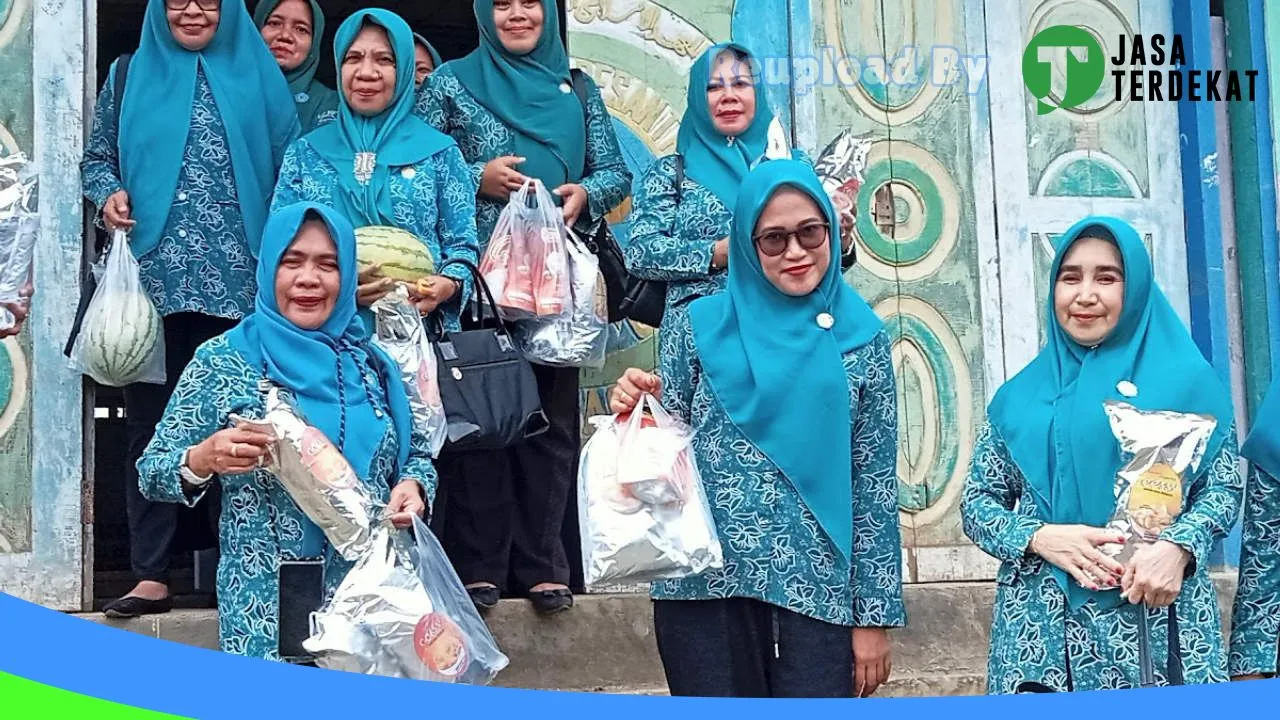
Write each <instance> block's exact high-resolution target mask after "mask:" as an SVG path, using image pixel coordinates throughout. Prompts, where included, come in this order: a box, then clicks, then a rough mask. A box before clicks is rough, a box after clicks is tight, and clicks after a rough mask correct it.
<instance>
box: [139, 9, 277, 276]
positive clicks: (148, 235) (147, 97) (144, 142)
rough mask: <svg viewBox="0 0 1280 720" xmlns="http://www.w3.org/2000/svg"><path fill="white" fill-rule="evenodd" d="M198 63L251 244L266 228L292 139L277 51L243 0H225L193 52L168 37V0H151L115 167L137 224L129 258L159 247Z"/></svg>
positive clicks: (175, 184) (178, 167) (187, 126)
mask: <svg viewBox="0 0 1280 720" xmlns="http://www.w3.org/2000/svg"><path fill="white" fill-rule="evenodd" d="M197 68H202V69H203V70H204V75H205V78H206V79H207V80H208V82H209V86H210V88H211V89H212V90H213V98H214V101H215V102H216V103H217V106H218V113H219V115H221V117H222V121H223V123H224V124H225V125H226V130H227V148H228V149H229V150H230V152H231V167H232V170H233V172H234V176H235V184H236V198H237V200H239V203H240V214H241V217H242V218H243V220H244V231H245V239H246V240H247V241H248V244H249V249H250V250H252V251H253V252H254V253H257V251H258V244H259V242H260V241H261V238H262V225H263V223H264V222H265V221H266V217H267V207H268V203H269V202H270V201H271V192H272V190H273V188H274V187H275V182H276V171H277V169H278V168H279V164H280V161H281V160H282V159H283V157H284V150H285V148H286V147H287V146H288V144H289V143H290V142H292V141H293V139H294V138H295V137H297V136H298V115H297V113H295V112H294V110H293V103H292V102H291V101H290V99H289V87H288V85H287V84H286V83H285V80H284V76H283V75H281V74H280V67H279V66H278V65H277V64H276V61H275V58H273V57H271V53H269V52H267V46H266V45H264V44H263V42H262V36H261V35H259V34H258V31H257V30H256V29H255V28H254V26H253V23H252V22H251V21H250V19H249V12H248V11H247V10H245V7H244V5H243V4H242V3H234V2H227V3H223V6H222V16H221V20H220V22H219V23H218V29H217V31H216V32H215V33H214V35H213V40H211V41H210V42H209V45H208V46H207V47H205V49H203V50H201V51H199V52H191V51H189V50H185V49H183V48H182V46H181V45H179V44H178V41H177V40H175V39H174V37H173V33H172V32H171V31H170V30H169V21H168V20H167V19H166V17H165V5H164V0H148V2H147V9H146V15H145V17H144V19H143V25H142V38H141V40H140V41H139V43H138V52H137V53H135V54H134V56H133V60H132V61H131V63H130V65H129V82H128V83H127V84H126V87H125V91H124V97H123V98H122V99H121V100H120V102H121V105H120V131H119V138H118V143H119V151H120V174H121V179H122V180H123V181H124V187H125V189H126V190H127V191H128V192H129V197H130V198H131V199H132V201H131V202H130V204H129V206H130V208H131V209H132V211H133V216H134V219H135V220H136V221H137V226H136V227H135V228H134V230H133V232H132V233H131V235H130V238H129V246H130V248H132V249H133V253H134V255H136V256H138V257H142V256H144V255H146V254H147V253H149V252H151V251H152V250H153V249H155V247H156V245H157V244H159V242H160V233H161V232H163V231H164V225H165V222H166V220H168V217H169V207H170V205H171V202H172V200H173V196H174V192H175V191H176V190H177V187H178V173H179V171H180V170H181V168H182V162H183V161H182V157H183V153H184V152H185V150H186V147H187V135H188V134H189V132H190V129H191V110H192V103H193V102H194V98H195V88H196V74H197Z"/></svg>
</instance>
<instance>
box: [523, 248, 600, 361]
mask: <svg viewBox="0 0 1280 720" xmlns="http://www.w3.org/2000/svg"><path fill="white" fill-rule="evenodd" d="M566 248H567V250H568V255H569V308H568V310H569V311H568V312H567V313H565V314H564V315H561V316H559V317H551V318H539V319H533V320H518V321H516V322H515V324H514V325H515V327H514V333H513V335H514V336H515V341H516V344H517V345H518V346H519V347H520V351H521V352H522V353H523V354H524V356H525V358H527V359H529V360H530V361H532V362H536V363H538V364H540V365H551V366H555V367H592V368H598V367H601V366H603V365H604V359H605V353H606V351H607V350H608V348H609V305H608V302H607V298H606V296H605V283H604V277H603V276H602V275H601V274H600V262H599V261H598V260H597V259H596V257H595V255H592V254H591V252H590V251H589V250H587V249H586V248H585V247H583V246H582V244H581V243H580V242H578V241H577V240H576V239H575V240H571V241H570V242H568V243H566Z"/></svg>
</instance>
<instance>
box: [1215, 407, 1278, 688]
mask: <svg viewBox="0 0 1280 720" xmlns="http://www.w3.org/2000/svg"><path fill="white" fill-rule="evenodd" d="M1240 454H1241V455H1244V456H1245V458H1246V459H1248V461H1249V465H1250V472H1249V480H1248V485H1247V487H1246V489H1245V500H1244V524H1243V532H1242V543H1241V547H1240V581H1239V583H1238V584H1237V586H1236V598H1235V610H1234V611H1233V612H1232V613H1231V651H1230V653H1229V654H1228V656H1227V665H1228V669H1229V670H1230V672H1231V677H1233V678H1260V677H1271V676H1274V675H1275V674H1276V662H1277V656H1278V655H1280V382H1275V381H1273V382H1272V385H1271V391H1270V392H1268V393H1267V397H1266V399H1265V400H1263V402H1262V406H1261V407H1260V408H1258V413H1257V418H1256V419H1255V420H1254V424H1253V429H1252V431H1250V433H1249V438H1248V439H1247V440H1245V443H1244V447H1242V448H1241V449H1240Z"/></svg>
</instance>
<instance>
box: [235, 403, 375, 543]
mask: <svg viewBox="0 0 1280 720" xmlns="http://www.w3.org/2000/svg"><path fill="white" fill-rule="evenodd" d="M262 389H263V390H264V392H265V393H266V417H265V418H264V419H262V420H252V419H248V418H243V417H240V416H236V415H233V416H232V417H231V419H232V422H234V423H235V424H236V425H238V426H244V425H252V426H255V427H257V428H259V429H262V430H264V431H266V432H268V433H270V434H272V435H274V436H275V437H276V442H275V443H274V444H273V445H272V447H271V452H270V453H268V456H267V458H266V462H265V463H264V467H265V468H266V470H267V471H268V472H270V473H271V474H272V475H274V476H275V477H276V479H278V480H279V481H280V484H281V485H282V486H284V489H285V490H286V491H287V492H288V493H289V497H291V498H293V501H294V502H295V503H297V505H298V509H299V510H302V512H303V514H305V515H306V516H307V517H308V518H310V519H311V522H313V523H315V524H316V525H317V526H318V527H319V528H320V529H321V530H322V531H323V532H324V535H325V537H327V538H328V539H329V543H330V544H331V545H333V548H334V550H336V551H338V553H339V554H340V555H342V557H344V558H346V559H347V560H358V559H360V558H361V557H362V556H364V555H365V554H366V553H367V552H368V551H369V549H370V547H371V544H372V542H373V529H374V527H375V525H376V523H377V518H378V515H379V514H380V511H381V507H380V505H379V503H377V502H376V501H375V500H374V499H373V498H372V497H371V496H370V495H369V493H368V492H367V491H366V490H365V488H364V486H363V485H361V484H360V479H359V477H357V475H356V472H355V470H354V469H352V467H351V465H350V463H348V462H347V459H346V458H345V457H343V456H342V451H341V450H339V449H338V447H337V446H335V445H334V444H333V443H332V442H330V440H329V438H327V437H325V435H324V433H323V432H321V431H320V430H318V429H317V428H315V427H312V426H311V425H308V424H307V421H306V420H305V419H304V418H303V416H302V413H301V411H299V410H298V408H297V407H295V406H294V404H293V402H291V401H290V399H289V398H288V397H287V395H286V394H285V393H284V392H283V391H282V390H281V389H280V387H279V386H277V385H275V384H274V383H271V382H270V381H267V380H263V381H262Z"/></svg>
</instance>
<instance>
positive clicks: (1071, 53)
mask: <svg viewBox="0 0 1280 720" xmlns="http://www.w3.org/2000/svg"><path fill="white" fill-rule="evenodd" d="M1055 64H1056V65H1058V66H1059V67H1061V68H1062V69H1063V72H1062V73H1061V74H1058V73H1055V72H1054V71H1053V69H1054V65H1055ZM1106 76H1107V58H1106V54H1105V53H1104V52H1103V50H1102V44H1101V43H1099V42H1098V39H1097V38H1096V37H1094V36H1093V33H1090V32H1089V31H1088V30H1085V29H1084V28H1082V27H1078V26H1075V25H1053V26H1051V27H1047V28H1045V29H1043V30H1041V31H1040V32H1038V33H1036V35H1035V37H1033V38H1031V42H1030V43H1028V44H1027V49H1026V52H1024V53H1022V82H1023V83H1025V84H1026V86H1027V89H1028V90H1030V91H1031V94H1032V95H1034V96H1035V97H1036V100H1037V101H1038V102H1037V103H1036V112H1037V113H1038V114H1040V115H1044V114H1045V113H1049V112H1053V111H1054V110H1056V109H1057V108H1066V109H1071V108H1073V107H1076V106H1078V105H1080V104H1082V103H1084V102H1085V101H1086V100H1088V99H1089V98H1091V97H1093V96H1094V94H1095V93H1097V92H1098V88H1100V87H1102V81H1103V79H1104V78H1106Z"/></svg>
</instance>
